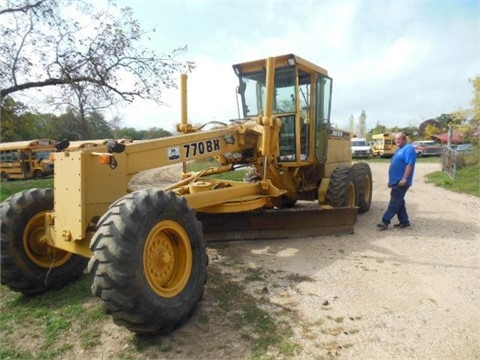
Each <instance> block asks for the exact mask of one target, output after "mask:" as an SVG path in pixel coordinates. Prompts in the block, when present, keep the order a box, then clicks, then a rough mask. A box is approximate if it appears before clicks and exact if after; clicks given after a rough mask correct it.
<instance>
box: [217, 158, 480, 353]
mask: <svg viewBox="0 0 480 360" xmlns="http://www.w3.org/2000/svg"><path fill="white" fill-rule="evenodd" d="M371 168H372V174H373V181H374V190H373V201H372V207H371V210H370V211H369V212H368V213H366V214H362V215H359V217H358V220H357V223H356V225H355V234H352V235H342V236H322V237H317V238H303V239H291V240H282V241H270V240H269V241H249V242H241V243H238V242H237V243H230V244H228V245H224V246H222V247H221V250H220V251H221V252H222V254H223V255H224V256H229V257H232V258H236V259H237V260H238V261H240V262H242V263H245V264H254V265H252V266H261V267H263V268H266V269H270V270H273V271H272V273H275V271H280V270H281V271H282V272H289V273H292V274H297V275H299V276H305V277H306V278H307V279H308V280H307V281H303V282H300V283H298V284H297V285H296V286H295V287H294V288H291V289H289V291H284V290H280V291H276V290H275V289H273V290H272V291H271V292H270V301H271V302H272V303H277V304H280V305H282V306H284V307H286V308H287V309H290V310H292V311H294V312H296V313H297V315H298V318H299V319H301V322H300V323H299V324H297V325H296V326H295V328H296V333H295V337H296V338H297V339H296V340H297V341H298V342H299V343H300V344H301V347H302V350H301V351H300V353H299V354H298V355H297V356H296V358H297V359H318V358H322V357H323V356H330V355H333V356H335V357H336V358H339V359H479V358H480V296H479V295H480V222H479V214H480V211H479V210H480V199H479V198H476V197H473V196H469V195H464V194H458V193H453V192H450V191H447V190H444V189H442V188H438V187H435V186H434V185H432V184H429V183H427V182H426V180H425V177H424V176H425V174H428V173H431V172H433V171H437V170H440V165H439V164H431V163H419V164H417V168H416V174H415V180H414V185H413V187H412V188H411V189H410V190H409V192H408V193H407V197H406V202H407V209H408V211H409V215H410V218H411V223H412V227H411V228H408V229H393V228H390V229H389V230H387V231H383V232H380V231H378V230H377V229H376V224H377V223H378V222H379V221H380V219H381V216H382V214H383V211H384V209H385V208H386V206H387V203H388V199H389V189H388V188H387V186H386V183H387V176H386V175H387V168H388V164H385V163H372V164H371ZM213 246H215V245H213Z"/></svg>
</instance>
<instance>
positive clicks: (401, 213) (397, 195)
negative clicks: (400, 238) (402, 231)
mask: <svg viewBox="0 0 480 360" xmlns="http://www.w3.org/2000/svg"><path fill="white" fill-rule="evenodd" d="M391 189H392V190H391V191H390V202H389V203H388V209H387V211H385V214H383V217H382V222H383V223H384V224H387V225H388V224H390V221H391V220H392V218H393V217H394V216H395V215H397V217H398V221H399V222H400V224H410V221H409V220H408V214H407V208H406V207H405V194H406V193H407V190H408V187H400V186H398V185H394V186H392V187H391Z"/></svg>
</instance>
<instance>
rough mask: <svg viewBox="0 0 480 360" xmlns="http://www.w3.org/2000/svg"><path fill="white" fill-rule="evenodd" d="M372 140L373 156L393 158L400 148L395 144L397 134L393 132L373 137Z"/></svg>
mask: <svg viewBox="0 0 480 360" xmlns="http://www.w3.org/2000/svg"><path fill="white" fill-rule="evenodd" d="M372 140H373V145H372V154H373V156H380V157H392V156H393V154H395V151H397V149H398V146H397V144H396V143H395V133H393V132H387V133H383V134H375V135H373V136H372Z"/></svg>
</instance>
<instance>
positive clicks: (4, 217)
mask: <svg viewBox="0 0 480 360" xmlns="http://www.w3.org/2000/svg"><path fill="white" fill-rule="evenodd" d="M52 208H53V190H52V189H30V190H26V191H23V192H19V193H17V194H15V195H13V196H11V197H9V198H8V199H6V200H5V201H4V202H2V203H1V204H0V220H1V245H2V257H1V265H2V284H4V285H7V286H8V287H9V288H10V289H12V290H14V291H19V292H22V293H23V294H25V295H37V294H41V293H43V292H45V291H47V290H49V289H55V288H60V287H62V286H64V285H65V284H67V283H70V282H72V281H74V280H76V279H78V278H79V277H80V276H81V275H82V274H83V270H84V269H85V266H86V264H87V259H86V258H84V257H81V256H78V255H74V254H72V253H70V252H67V251H63V250H60V249H56V248H53V247H51V246H49V245H48V244H47V242H46V238H45V235H44V234H45V213H46V212H47V211H50V210H52Z"/></svg>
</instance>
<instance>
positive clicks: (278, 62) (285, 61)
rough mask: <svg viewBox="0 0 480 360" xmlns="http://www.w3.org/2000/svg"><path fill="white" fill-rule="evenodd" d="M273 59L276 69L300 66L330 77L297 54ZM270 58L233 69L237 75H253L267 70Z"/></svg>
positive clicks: (238, 65) (236, 66)
mask: <svg viewBox="0 0 480 360" xmlns="http://www.w3.org/2000/svg"><path fill="white" fill-rule="evenodd" d="M272 58H274V59H275V67H276V68H278V67H284V66H293V65H298V66H299V67H300V68H302V69H304V70H313V71H315V72H317V73H320V74H322V75H324V76H328V71H327V70H326V69H324V68H322V67H320V66H318V65H315V64H314V63H311V62H310V61H307V60H305V59H303V58H301V57H300V56H297V55H295V54H286V55H279V56H273V57H272ZM267 59H268V58H264V59H259V60H254V61H248V62H244V63H240V64H235V65H233V69H234V70H235V73H236V74H237V75H240V74H244V73H251V72H255V71H261V70H265V68H266V63H267Z"/></svg>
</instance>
